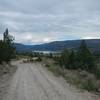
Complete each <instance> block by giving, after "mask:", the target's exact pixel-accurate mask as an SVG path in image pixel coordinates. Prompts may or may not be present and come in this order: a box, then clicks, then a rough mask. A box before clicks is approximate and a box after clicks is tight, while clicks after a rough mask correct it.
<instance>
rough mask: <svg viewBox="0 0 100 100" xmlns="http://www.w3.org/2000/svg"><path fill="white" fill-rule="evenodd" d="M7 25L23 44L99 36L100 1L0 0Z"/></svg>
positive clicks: (0, 26) (0, 16) (0, 21)
mask: <svg viewBox="0 0 100 100" xmlns="http://www.w3.org/2000/svg"><path fill="white" fill-rule="evenodd" d="M6 27H8V28H9V31H10V33H11V34H12V35H14V36H15V38H16V42H22V43H24V44H38V43H45V42H50V41H56V40H67V39H81V38H89V39H90V38H100V0H0V32H3V31H4V28H6ZM0 36H1V35H0Z"/></svg>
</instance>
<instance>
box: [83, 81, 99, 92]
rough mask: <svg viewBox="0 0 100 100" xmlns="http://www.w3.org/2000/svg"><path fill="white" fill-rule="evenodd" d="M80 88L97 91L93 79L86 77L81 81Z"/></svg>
mask: <svg viewBox="0 0 100 100" xmlns="http://www.w3.org/2000/svg"><path fill="white" fill-rule="evenodd" d="M82 88H83V89H86V90H88V91H97V90H98V87H97V86H96V83H95V80H91V79H88V80H86V81H85V82H83V83H82Z"/></svg>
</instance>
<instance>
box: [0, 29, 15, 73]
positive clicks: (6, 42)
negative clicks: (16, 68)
mask: <svg viewBox="0 0 100 100" xmlns="http://www.w3.org/2000/svg"><path fill="white" fill-rule="evenodd" d="M13 40H14V38H13V36H11V35H9V32H8V29H6V30H5V32H4V33H3V40H0V74H3V73H8V72H9V71H10V68H11V64H10V60H11V59H13V58H15V53H16V52H15V48H14V45H13V44H14V43H13Z"/></svg>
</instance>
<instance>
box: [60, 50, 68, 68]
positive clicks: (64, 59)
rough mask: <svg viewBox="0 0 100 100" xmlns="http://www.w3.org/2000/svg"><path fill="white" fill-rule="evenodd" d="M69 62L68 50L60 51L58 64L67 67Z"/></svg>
mask: <svg viewBox="0 0 100 100" xmlns="http://www.w3.org/2000/svg"><path fill="white" fill-rule="evenodd" d="M68 62H69V51H68V50H67V49H66V50H64V51H63V52H62V54H61V57H60V59H59V63H60V66H62V67H64V68H68Z"/></svg>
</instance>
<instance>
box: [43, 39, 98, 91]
mask: <svg viewBox="0 0 100 100" xmlns="http://www.w3.org/2000/svg"><path fill="white" fill-rule="evenodd" d="M51 58H52V61H51V62H50V59H49V62H46V64H45V66H46V67H47V68H48V69H49V70H50V71H52V72H53V73H54V74H55V75H57V76H63V77H64V78H65V79H66V80H67V82H68V83H70V84H73V85H76V86H77V87H79V88H82V89H86V90H88V91H94V92H97V93H100V64H99V62H100V60H99V58H97V57H96V56H95V55H94V54H93V52H92V51H91V50H89V48H88V46H87V44H86V42H85V40H82V42H81V44H80V47H79V48H78V49H77V50H67V49H66V50H64V51H63V52H62V53H61V55H60V56H54V57H53V56H52V57H51ZM53 60H54V61H55V62H54V61H53Z"/></svg>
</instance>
